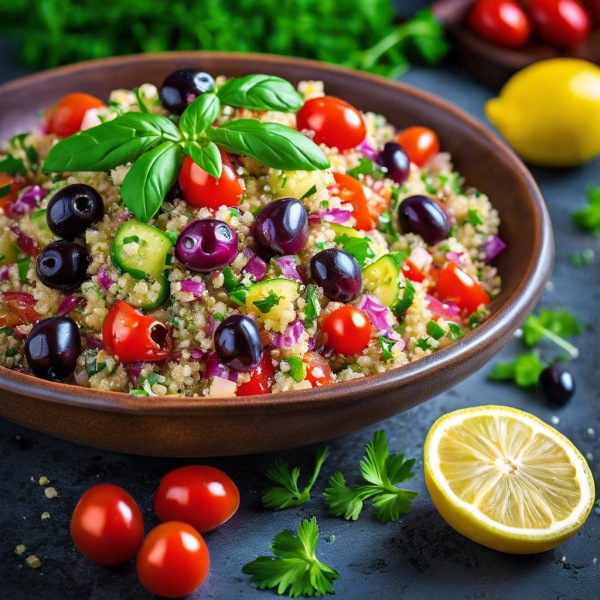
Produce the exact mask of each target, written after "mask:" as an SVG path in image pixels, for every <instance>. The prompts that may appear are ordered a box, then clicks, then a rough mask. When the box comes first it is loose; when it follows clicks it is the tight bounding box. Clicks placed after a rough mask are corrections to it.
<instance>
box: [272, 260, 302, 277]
mask: <svg viewBox="0 0 600 600" xmlns="http://www.w3.org/2000/svg"><path fill="white" fill-rule="evenodd" d="M273 261H274V262H275V263H276V264H277V266H278V267H279V270H280V271H281V274H282V275H283V276H284V277H286V278H287V279H291V280H293V281H298V282H300V283H302V278H301V277H300V275H299V273H298V271H297V265H296V261H295V260H294V257H293V256H280V257H279V258H274V259H273Z"/></svg>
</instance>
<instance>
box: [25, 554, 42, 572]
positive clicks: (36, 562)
mask: <svg viewBox="0 0 600 600" xmlns="http://www.w3.org/2000/svg"><path fill="white" fill-rule="evenodd" d="M25 560H26V561H27V564H28V565H29V566H30V567H31V568H32V569H37V568H38V567H41V566H42V562H41V561H40V559H39V558H38V557H37V556H36V555H35V554H30V555H29V556H28V557H27V558H26V559H25Z"/></svg>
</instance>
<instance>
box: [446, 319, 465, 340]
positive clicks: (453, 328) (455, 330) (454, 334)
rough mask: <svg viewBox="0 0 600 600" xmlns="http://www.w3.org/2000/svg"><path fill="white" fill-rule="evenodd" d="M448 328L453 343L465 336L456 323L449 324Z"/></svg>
mask: <svg viewBox="0 0 600 600" xmlns="http://www.w3.org/2000/svg"><path fill="white" fill-rule="evenodd" d="M448 327H449V328H450V333H449V334H448V338H449V339H450V341H452V342H453V341H454V340H457V339H458V338H461V337H462V336H463V335H465V332H464V331H463V330H462V329H461V328H460V327H459V326H458V325H457V324H456V323H452V322H449V323H448Z"/></svg>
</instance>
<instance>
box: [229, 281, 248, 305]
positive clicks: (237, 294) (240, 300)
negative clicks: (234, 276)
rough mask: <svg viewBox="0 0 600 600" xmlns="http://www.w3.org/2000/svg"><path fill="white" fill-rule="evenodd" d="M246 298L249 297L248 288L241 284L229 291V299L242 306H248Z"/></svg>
mask: <svg viewBox="0 0 600 600" xmlns="http://www.w3.org/2000/svg"><path fill="white" fill-rule="evenodd" d="M246 298H248V288H246V287H244V286H243V285H239V286H238V287H236V288H235V289H234V290H233V291H232V292H230V293H229V299H230V300H231V301H232V302H235V303H236V304H239V305H240V306H246Z"/></svg>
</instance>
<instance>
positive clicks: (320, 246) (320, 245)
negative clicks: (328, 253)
mask: <svg viewBox="0 0 600 600" xmlns="http://www.w3.org/2000/svg"><path fill="white" fill-rule="evenodd" d="M315 246H316V247H317V248H318V249H319V250H325V248H326V247H327V246H329V242H317V243H316V244H315Z"/></svg>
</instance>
